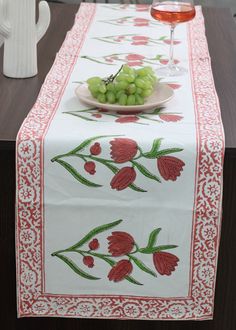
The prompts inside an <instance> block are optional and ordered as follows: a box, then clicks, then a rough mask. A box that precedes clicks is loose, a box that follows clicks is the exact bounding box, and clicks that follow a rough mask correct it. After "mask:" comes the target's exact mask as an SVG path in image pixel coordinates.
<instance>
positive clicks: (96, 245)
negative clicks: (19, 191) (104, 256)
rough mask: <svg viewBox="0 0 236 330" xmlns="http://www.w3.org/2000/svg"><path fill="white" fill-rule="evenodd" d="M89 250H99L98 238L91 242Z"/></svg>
mask: <svg viewBox="0 0 236 330" xmlns="http://www.w3.org/2000/svg"><path fill="white" fill-rule="evenodd" d="M89 248H90V250H97V249H98V248H99V242H98V240H97V239H96V238H94V239H93V240H92V241H91V242H89Z"/></svg>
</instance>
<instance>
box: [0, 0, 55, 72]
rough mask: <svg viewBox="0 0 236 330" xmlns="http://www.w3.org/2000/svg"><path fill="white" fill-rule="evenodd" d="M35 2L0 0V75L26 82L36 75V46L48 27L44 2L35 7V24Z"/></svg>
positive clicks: (47, 9)
mask: <svg viewBox="0 0 236 330" xmlns="http://www.w3.org/2000/svg"><path fill="white" fill-rule="evenodd" d="M35 16H36V13H35V0H0V35H2V37H3V38H4V58H3V73H4V75H6V76H7V77H11V78H28V77H32V76H35V75H36V74H37V73H38V67H37V43H38V41H39V40H40V39H41V38H42V37H43V35H44V34H45V32H46V30H47V28H48V26H49V23H50V9H49V6H48V4H47V2H46V1H40V3H39V19H38V22H37V23H35Z"/></svg>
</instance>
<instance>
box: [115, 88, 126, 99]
mask: <svg viewBox="0 0 236 330" xmlns="http://www.w3.org/2000/svg"><path fill="white" fill-rule="evenodd" d="M122 94H125V92H124V90H123V89H121V90H119V91H118V92H117V93H116V99H117V100H119V98H120V96H121V95H122Z"/></svg>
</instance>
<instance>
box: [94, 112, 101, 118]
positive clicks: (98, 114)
mask: <svg viewBox="0 0 236 330" xmlns="http://www.w3.org/2000/svg"><path fill="white" fill-rule="evenodd" d="M92 116H93V117H95V118H102V115H101V114H100V113H93V114H92Z"/></svg>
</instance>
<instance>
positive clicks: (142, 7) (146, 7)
mask: <svg viewBox="0 0 236 330" xmlns="http://www.w3.org/2000/svg"><path fill="white" fill-rule="evenodd" d="M149 7H150V5H146V4H137V5H136V10H137V11H149Z"/></svg>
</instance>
